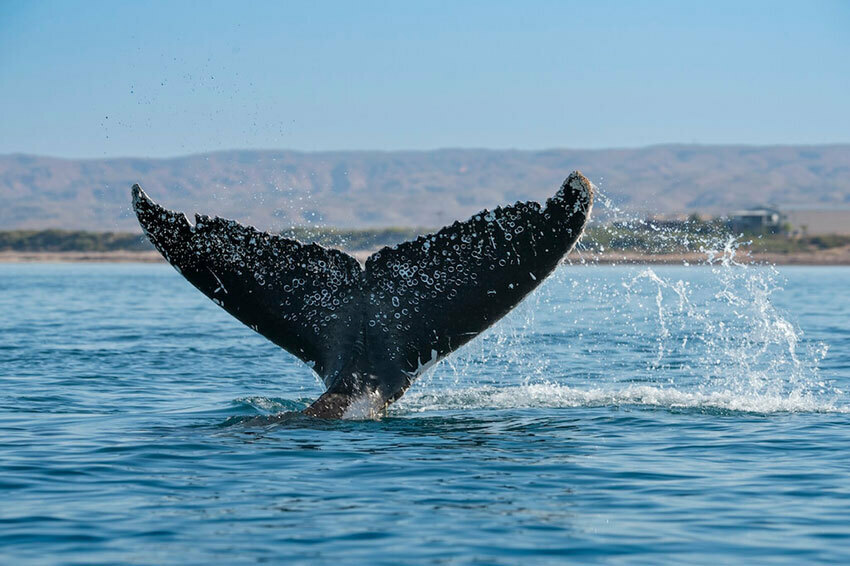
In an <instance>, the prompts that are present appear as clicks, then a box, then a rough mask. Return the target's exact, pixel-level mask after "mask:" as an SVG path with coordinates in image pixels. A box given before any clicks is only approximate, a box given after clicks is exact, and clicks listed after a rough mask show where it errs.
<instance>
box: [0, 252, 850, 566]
mask: <svg viewBox="0 0 850 566" xmlns="http://www.w3.org/2000/svg"><path fill="white" fill-rule="evenodd" d="M0 313H2V315H0V494H2V504H0V525H2V527H0V563H4V564H18V563H44V564H121V563H131V564H132V563H140V564H141V563H145V564H172V563H187V564H192V563H194V564H201V563H203V564H209V563H227V564H239V563H255V562H263V561H267V562H272V563H297V562H299V561H300V562H303V563H310V564H313V563H315V564H339V563H345V564H348V563H368V564H397V563H399V562H404V563H446V564H454V563H485V564H519V563H558V562H562V561H564V560H565V558H571V559H572V560H573V561H580V562H606V563H632V564H642V563H646V562H652V563H669V564H681V563H701V564H708V563H711V564H717V563H729V562H738V563H788V564H797V563H800V562H801V561H806V562H817V561H822V562H845V563H846V562H847V561H848V560H850V456H848V454H849V453H850V415H848V411H850V394H848V393H846V391H847V390H848V388H850V269H848V268H780V269H779V270H778V271H775V270H773V269H771V268H753V267H742V266H738V265H734V264H727V265H715V266H713V267H711V266H699V267H653V268H647V267H640V266H630V267H599V266H596V267H592V266H564V267H562V268H560V269H559V271H558V272H557V273H556V275H555V276H553V277H552V278H550V279H549V280H548V281H547V282H546V284H545V285H544V287H543V288H542V289H540V290H539V291H538V292H537V293H535V294H534V295H533V296H532V297H530V298H529V299H528V300H527V301H526V302H524V303H523V304H522V305H521V306H520V307H519V308H518V309H517V310H516V311H515V312H514V313H512V314H511V315H510V316H509V317H508V319H506V320H504V321H502V322H501V323H500V324H499V325H497V326H496V327H495V328H493V329H492V330H491V331H489V332H488V333H487V334H486V335H485V336H483V337H482V338H479V339H478V340H476V341H474V342H473V343H471V344H470V345H469V346H467V347H466V348H464V349H463V350H462V351H460V352H458V353H457V355H455V356H454V357H452V358H450V359H448V360H446V361H444V362H442V363H441V364H440V365H438V366H437V368H436V369H435V370H434V371H433V372H432V373H431V374H429V375H427V376H426V377H424V378H422V380H420V382H418V383H417V384H415V385H414V387H413V388H412V389H411V390H410V391H409V392H408V394H407V395H406V396H405V397H404V398H403V399H402V400H401V402H399V403H398V404H396V405H394V406H393V407H392V408H391V410H390V411H389V414H388V415H387V416H386V417H385V418H382V419H381V420H378V421H359V422H358V421H339V422H337V421H320V420H313V419H309V418H305V417H302V416H298V415H293V414H286V413H287V412H291V411H296V410H299V409H301V408H303V407H305V406H306V405H307V404H308V403H309V402H310V401H311V400H312V399H315V398H316V397H317V396H318V395H319V394H320V393H321V388H320V386H319V383H318V380H317V379H316V378H315V377H314V376H313V375H312V374H311V372H310V371H309V369H308V368H306V367H305V366H304V365H303V364H301V363H300V362H298V361H297V360H295V359H294V358H293V357H291V356H290V355H288V354H287V353H285V352H283V351H282V350H279V349H278V348H277V347H275V346H273V345H272V344H270V343H268V342H266V341H265V340H264V339H263V338H262V337H260V336H259V335H257V334H254V333H253V332H252V331H251V330H249V329H247V328H245V327H244V326H242V325H241V324H239V323H238V322H236V321H235V320H233V319H231V318H230V317H229V315H227V314H226V313H225V312H224V311H222V310H220V309H219V308H218V307H216V306H215V305H214V304H213V303H211V302H210V301H209V300H208V299H206V298H205V297H203V296H202V295H201V294H200V293H199V292H197V291H196V290H194V289H193V288H192V287H191V286H190V285H189V284H187V283H186V282H185V281H184V280H183V279H182V278H181V277H180V276H179V275H178V274H177V273H175V272H174V271H173V270H172V269H171V268H169V267H167V266H165V265H10V264H5V265H0Z"/></svg>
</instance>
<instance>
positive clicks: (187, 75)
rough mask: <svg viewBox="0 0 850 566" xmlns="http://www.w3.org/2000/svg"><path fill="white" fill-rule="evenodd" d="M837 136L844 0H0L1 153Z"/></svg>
mask: <svg viewBox="0 0 850 566" xmlns="http://www.w3.org/2000/svg"><path fill="white" fill-rule="evenodd" d="M667 142H686V143H689V142H698V143H748V144H791V143H839V142H850V2H817V1H801V2H790V3H789V2H772V1H771V2H741V1H735V2H720V1H711V2H699V3H697V2H689V1H687V2H627V1H622V2H581V3H580V2H529V1H526V2H511V3H508V2H445V3H441V2H427V3H425V2H423V3H410V2H401V1H400V2H380V3H376V2H364V1H359V0H358V1H350V2H300V3H284V2H274V3H255V2H239V3H235V2H234V3H212V2H198V3H191V2H31V1H28V0H27V1H16V0H0V153H11V152H25V153H38V154H48V155H57V156H67V157H101V156H118V155H133V156H171V155H180V154H185V153H196V152H201V151H208V150H216V149H230V148H289V149H301V150H327V149H429V148H438V147H487V148H523V149H526V148H550V147H571V148H593V147H625V146H640V145H647V144H656V143H667Z"/></svg>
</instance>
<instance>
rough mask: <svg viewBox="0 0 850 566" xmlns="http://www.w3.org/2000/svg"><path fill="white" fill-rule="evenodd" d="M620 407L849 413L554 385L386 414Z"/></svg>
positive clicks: (414, 402) (749, 399) (829, 405)
mask: <svg viewBox="0 0 850 566" xmlns="http://www.w3.org/2000/svg"><path fill="white" fill-rule="evenodd" d="M623 405H632V406H644V407H657V408H662V409H674V410H675V409H707V410H723V411H733V412H747V413H761V414H771V413H850V406H846V405H840V404H837V403H835V402H834V401H832V400H829V399H823V398H820V397H818V396H816V395H813V394H810V393H805V392H790V393H787V394H756V393H749V394H746V395H742V394H741V393H740V392H737V391H732V390H718V391H711V392H701V391H682V390H679V389H675V388H672V387H658V386H652V385H630V386H627V387H624V388H620V389H614V388H611V389H609V388H592V389H583V388H576V387H569V386H566V385H559V384H553V383H540V384H528V385H521V386H514V387H495V386H480V387H470V388H464V389H457V390H446V391H439V392H416V391H410V392H408V393H407V395H405V396H404V397H403V398H402V399H401V400H399V401H398V403H396V405H394V406H392V407H390V414H393V415H398V416H403V415H404V414H409V413H424V412H431V411H447V410H448V411H452V410H470V409H531V408H545V409H559V408H575V407H612V406H613V407H616V406H623Z"/></svg>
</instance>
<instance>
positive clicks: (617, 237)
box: [0, 219, 850, 254]
mask: <svg viewBox="0 0 850 566" xmlns="http://www.w3.org/2000/svg"><path fill="white" fill-rule="evenodd" d="M430 231H431V230H430V229H427V228H401V227H392V228H372V229H361V230H342V229H335V228H295V229H292V230H289V231H286V232H284V233H283V234H282V235H284V236H286V237H290V238H295V239H298V240H301V241H305V242H316V243H319V244H322V245H324V246H332V247H339V248H343V249H347V250H373V249H377V248H380V247H382V246H387V245H393V244H397V243H399V242H403V241H406V240H410V239H412V238H415V237H416V236H417V235H419V234H424V233H427V232H430ZM726 233H727V232H725V227H724V225H723V224H722V223H721V222H719V221H700V220H698V219H689V220H687V221H684V222H681V223H663V222H653V221H650V220H647V221H639V222H624V223H616V222H615V223H612V224H608V225H604V226H592V227H590V228H589V229H588V231H587V233H586V234H585V236H584V238H583V239H582V246H583V247H584V248H585V249H588V250H590V251H593V252H600V253H604V252H609V251H627V252H636V253H641V254H671V253H685V252H689V251H690V252H693V251H699V250H700V249H701V247H711V246H716V245H717V242H718V241H721V240H722V239H723V238H724V234H726ZM738 240H739V241H740V242H742V243H743V244H744V245H745V246H746V247H747V248H749V249H750V250H751V251H753V252H756V253H772V254H788V253H807V252H812V253H814V252H817V251H821V250H828V249H832V248H840V247H845V246H850V236H842V235H818V236H787V235H784V234H743V235H739V236H738ZM152 249H153V246H151V244H150V242H148V241H147V239H146V238H145V237H144V236H143V235H142V234H139V233H131V232H87V231H69V230H6V231H0V252H115V251H126V252H141V251H148V250H152Z"/></svg>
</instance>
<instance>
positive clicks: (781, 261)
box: [0, 246, 850, 265]
mask: <svg viewBox="0 0 850 566" xmlns="http://www.w3.org/2000/svg"><path fill="white" fill-rule="evenodd" d="M373 251H374V250H358V251H353V252H349V253H351V255H353V256H354V257H355V258H357V260H358V261H360V262H361V263H364V262H365V261H366V258H368V257H369V256H370V255H371V254H372V253H373ZM570 259H571V260H572V263H573V264H576V263H580V262H581V259H584V261H585V262H586V263H590V264H602V265H614V264H617V265H620V264H650V265H681V264H685V263H687V264H691V265H697V264H700V263H705V260H706V256H705V254H699V253H691V254H676V253H674V254H641V253H635V252H606V253H603V254H588V253H584V254H578V253H575V252H573V253H572V254H570ZM735 259H736V261H738V262H740V263H770V264H775V265H850V246H841V247H836V248H830V249H825V250H817V251H814V252H803V253H787V254H781V253H752V252H748V251H747V250H746V249H743V248H742V249H740V250H738V253H737V254H736V256H735ZM164 261H165V260H164V259H163V258H162V256H161V255H159V253H158V252H156V251H154V250H148V251H140V252H131V251H114V252H17V251H0V263H35V262H41V263H75V262H90V263H158V262H164Z"/></svg>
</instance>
